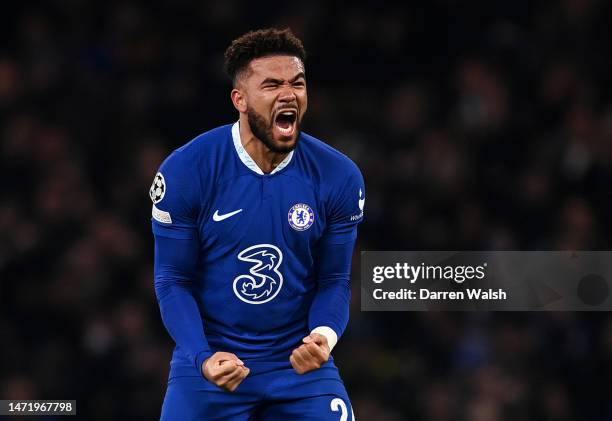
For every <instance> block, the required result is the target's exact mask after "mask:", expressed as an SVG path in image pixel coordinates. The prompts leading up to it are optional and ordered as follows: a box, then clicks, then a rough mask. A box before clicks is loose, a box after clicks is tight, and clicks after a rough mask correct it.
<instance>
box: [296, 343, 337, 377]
mask: <svg viewBox="0 0 612 421" xmlns="http://www.w3.org/2000/svg"><path fill="white" fill-rule="evenodd" d="M302 342H304V344H303V345H300V346H299V347H298V348H296V349H294V350H293V352H292V353H291V357H289V361H290V362H291V366H292V367H293V368H294V370H295V371H297V373H298V374H304V373H308V372H309V371H312V370H316V369H317V368H320V367H321V366H322V365H323V364H325V363H326V362H327V360H329V353H330V351H329V345H328V344H327V338H326V337H325V336H323V335H321V334H319V333H311V334H310V335H308V336H306V337H305V338H304V339H302Z"/></svg>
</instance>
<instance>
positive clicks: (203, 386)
mask: <svg viewBox="0 0 612 421" xmlns="http://www.w3.org/2000/svg"><path fill="white" fill-rule="evenodd" d="M354 419H355V418H354V415H353V410H352V408H351V403H350V401H349V398H348V394H347V393H346V389H345V387H344V384H343V383H342V380H340V375H339V374H338V369H337V368H336V367H334V366H333V365H326V366H324V367H321V368H320V369H318V370H314V371H311V372H310V373H306V374H301V375H300V374H297V373H296V372H295V371H294V370H293V369H292V368H288V369H281V370H275V371H270V372H264V373H259V374H255V375H251V374H249V375H248V376H247V377H246V378H245V379H244V380H243V381H242V383H241V384H240V385H239V386H238V388H237V389H236V390H235V391H234V392H228V391H225V390H223V389H221V388H219V387H217V386H215V385H213V384H212V383H210V382H209V381H207V380H206V379H205V378H203V377H202V376H182V377H171V378H170V380H169V381H168V389H167V391H166V397H165V398H164V404H163V406H162V413H161V421H179V420H180V421H209V420H211V421H212V420H232V421H247V420H248V421H276V420H312V421H315V420H316V421H327V420H329V421H332V420H333V421H352V420H354Z"/></svg>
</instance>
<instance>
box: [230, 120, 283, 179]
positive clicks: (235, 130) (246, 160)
mask: <svg viewBox="0 0 612 421" xmlns="http://www.w3.org/2000/svg"><path fill="white" fill-rule="evenodd" d="M239 123H240V122H239V121H237V122H235V123H234V125H233V126H232V140H233V141H234V148H236V153H238V157H239V158H240V160H241V161H242V163H243V164H244V165H246V166H247V168H248V169H250V170H251V171H254V172H256V173H257V174H260V175H264V172H263V171H262V170H261V168H259V166H258V165H257V164H256V163H255V161H253V158H251V156H250V155H249V153H248V152H247V151H246V149H244V146H242V142H241V141H240V125H239ZM291 158H293V151H291V152H289V154H288V155H287V156H286V157H285V159H283V160H282V162H281V163H280V164H278V165H277V166H276V168H274V169H273V170H272V172H271V173H270V175H272V174H274V173H277V172H279V171H280V170H282V169H283V168H285V167H286V166H287V165H289V162H291Z"/></svg>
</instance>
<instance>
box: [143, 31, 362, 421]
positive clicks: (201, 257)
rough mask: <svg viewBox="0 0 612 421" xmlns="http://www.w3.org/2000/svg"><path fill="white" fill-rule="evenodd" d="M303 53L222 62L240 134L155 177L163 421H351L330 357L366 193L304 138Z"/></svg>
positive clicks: (255, 41)
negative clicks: (166, 373) (165, 361)
mask: <svg viewBox="0 0 612 421" xmlns="http://www.w3.org/2000/svg"><path fill="white" fill-rule="evenodd" d="M304 58H305V52H304V48H303V46H302V43H301V41H300V40H299V39H297V38H296V37H295V36H294V35H293V34H292V33H291V32H290V31H289V30H277V29H265V30H259V31H254V32H249V33H247V34H245V35H243V36H241V37H240V38H238V39H236V40H234V41H233V42H232V44H231V46H230V47H229V48H228V49H227V51H226V53H225V60H226V63H225V64H226V70H227V72H228V74H229V76H230V77H231V79H232V82H233V89H232V92H231V99H232V102H233V104H234V106H235V107H236V109H237V110H238V112H239V114H240V118H239V120H238V122H236V123H234V124H233V125H227V126H222V127H219V128H216V129H214V130H211V131H209V132H207V133H204V134H202V135H200V136H198V137H196V138H195V139H194V140H192V141H191V142H189V143H187V144H186V145H184V146H183V147H181V148H179V149H177V150H176V151H174V152H173V153H172V154H171V155H170V156H169V157H168V158H167V159H166V160H165V161H164V163H163V164H162V166H161V168H160V170H159V172H158V173H157V175H156V176H155V179H154V181H153V185H152V186H151V190H150V194H151V199H152V200H153V220H152V224H153V233H154V235H155V291H156V294H157V299H158V302H159V306H160V310H161V315H162V319H163V322H164V324H165V326H166V328H167V330H168V332H169V333H170V335H171V336H172V338H173V339H174V341H175V342H176V348H175V350H174V355H173V358H172V362H171V364H170V378H169V382H168V389H167V392H166V397H165V400H164V404H163V407H162V414H161V418H162V420H181V421H186V420H318V421H319V420H350V419H353V418H354V417H353V414H352V409H351V405H350V401H349V398H348V395H347V393H346V390H345V388H344V385H343V383H342V381H341V379H340V376H339V374H338V369H337V368H336V367H335V365H334V363H333V359H332V358H331V357H330V352H331V351H332V349H333V347H334V345H335V344H336V342H337V340H338V338H339V337H340V336H341V335H342V333H343V331H344V329H345V327H346V324H347V321H348V308H349V301H350V289H349V274H350V267H351V257H352V251H353V247H354V243H355V238H356V233H357V224H358V223H359V222H360V221H361V220H362V218H363V205H364V201H365V188H364V184H363V179H362V176H361V174H360V172H359V169H358V168H357V166H356V165H355V164H354V163H353V162H352V161H350V160H349V159H348V158H347V157H346V156H344V155H342V154H341V153H339V152H337V151H336V150H334V149H333V148H331V147H329V146H327V145H326V144H324V143H323V142H321V141H320V140H317V139H315V138H314V137H312V136H309V135H307V134H305V133H301V131H300V126H301V122H302V118H303V116H304V113H305V112H306V108H307V103H308V101H307V94H306V74H305V68H304Z"/></svg>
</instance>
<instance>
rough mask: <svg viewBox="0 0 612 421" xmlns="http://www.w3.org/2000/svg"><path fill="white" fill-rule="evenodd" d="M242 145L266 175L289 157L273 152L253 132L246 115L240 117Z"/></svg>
mask: <svg viewBox="0 0 612 421" xmlns="http://www.w3.org/2000/svg"><path fill="white" fill-rule="evenodd" d="M240 143H242V146H243V147H244V150H245V151H247V153H248V154H249V156H250V157H251V159H253V161H255V163H256V164H257V166H258V167H259V168H261V170H262V171H263V172H264V173H266V174H267V173H270V172H272V171H273V170H274V168H276V167H277V166H278V164H280V163H281V162H283V159H285V158H286V157H287V155H288V154H286V153H278V152H273V151H271V150H270V149H268V148H267V146H266V145H264V143H263V142H262V141H261V140H260V139H259V138H257V137H255V135H254V134H253V132H252V131H251V126H249V122H248V119H247V116H246V115H245V114H241V115H240Z"/></svg>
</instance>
